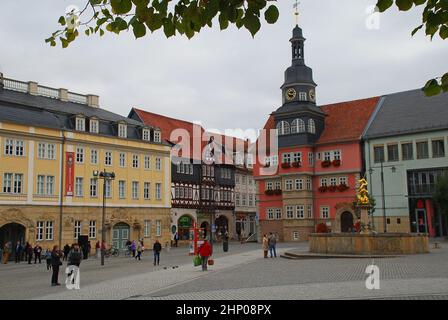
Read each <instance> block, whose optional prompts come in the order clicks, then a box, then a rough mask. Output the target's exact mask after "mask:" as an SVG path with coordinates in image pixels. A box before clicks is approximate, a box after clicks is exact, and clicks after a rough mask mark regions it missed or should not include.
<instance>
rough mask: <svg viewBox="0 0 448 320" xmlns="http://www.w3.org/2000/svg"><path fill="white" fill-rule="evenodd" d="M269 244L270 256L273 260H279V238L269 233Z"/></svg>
mask: <svg viewBox="0 0 448 320" xmlns="http://www.w3.org/2000/svg"><path fill="white" fill-rule="evenodd" d="M268 244H269V255H270V256H271V258H277V251H276V246H277V237H276V236H275V235H274V234H273V233H272V232H269V238H268Z"/></svg>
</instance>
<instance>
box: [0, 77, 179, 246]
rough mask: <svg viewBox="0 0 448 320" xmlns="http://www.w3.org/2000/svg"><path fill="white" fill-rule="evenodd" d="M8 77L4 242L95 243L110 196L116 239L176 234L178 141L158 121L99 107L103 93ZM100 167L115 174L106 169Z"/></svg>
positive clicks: (1, 146)
mask: <svg viewBox="0 0 448 320" xmlns="http://www.w3.org/2000/svg"><path fill="white" fill-rule="evenodd" d="M0 81H1V83H0V150H1V152H0V245H1V246H2V247H3V245H4V244H5V243H6V242H11V243H12V244H14V243H15V242H16V241H21V242H23V243H25V242H30V243H32V244H36V243H39V244H40V245H41V246H42V247H43V248H44V249H45V248H50V247H52V246H53V245H62V246H63V245H65V244H72V243H75V242H81V240H82V241H84V242H85V241H89V242H90V245H91V248H92V251H93V250H94V249H95V244H96V243H97V242H98V241H101V236H102V234H101V232H102V225H103V221H102V212H103V211H102V210H103V199H105V203H106V205H105V208H106V209H105V212H106V216H105V217H106V218H105V221H104V225H105V231H106V243H107V244H108V245H113V246H115V247H118V248H120V249H123V248H125V245H126V242H127V241H128V240H130V241H132V240H138V239H143V241H144V244H145V246H147V247H149V246H150V245H152V243H153V242H154V241H155V240H156V239H158V240H159V241H160V242H161V243H162V244H165V243H167V242H168V241H169V240H170V230H169V227H170V224H171V222H170V208H171V198H170V185H171V172H170V171H171V163H170V147H169V146H168V145H165V144H163V143H162V142H161V141H160V137H161V134H160V131H159V130H158V129H157V128H156V127H148V126H145V125H143V124H141V123H138V122H137V121H134V120H131V119H127V118H125V117H122V116H119V115H117V114H113V113H111V112H108V111H106V110H103V109H101V108H99V107H98V97H96V96H89V95H88V96H82V95H78V94H74V93H70V92H68V91H67V90H65V89H52V88H47V87H41V86H39V85H37V84H36V83H33V82H27V83H24V82H20V81H15V80H11V79H4V78H2V77H1V78H0ZM50 89H51V90H53V91H50ZM51 94H53V96H52V95H51ZM95 171H99V172H101V171H107V172H113V173H114V174H115V178H114V179H113V180H108V181H106V180H104V179H99V178H98V177H97V176H95V175H94V172H95ZM103 188H104V190H105V193H104V192H103ZM103 195H104V196H105V197H104V198H103Z"/></svg>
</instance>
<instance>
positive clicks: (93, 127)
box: [89, 119, 99, 133]
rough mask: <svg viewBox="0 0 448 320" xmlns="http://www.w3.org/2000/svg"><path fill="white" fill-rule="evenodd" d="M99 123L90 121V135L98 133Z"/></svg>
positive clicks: (93, 120)
mask: <svg viewBox="0 0 448 320" xmlns="http://www.w3.org/2000/svg"><path fill="white" fill-rule="evenodd" d="M98 129H99V123H98V120H96V119H90V128H89V131H90V133H98Z"/></svg>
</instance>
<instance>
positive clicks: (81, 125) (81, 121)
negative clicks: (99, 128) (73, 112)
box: [76, 117, 86, 131]
mask: <svg viewBox="0 0 448 320" xmlns="http://www.w3.org/2000/svg"><path fill="white" fill-rule="evenodd" d="M76 130H77V131H86V119H85V118H83V117H76Z"/></svg>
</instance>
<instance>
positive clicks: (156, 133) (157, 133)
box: [154, 130, 162, 142]
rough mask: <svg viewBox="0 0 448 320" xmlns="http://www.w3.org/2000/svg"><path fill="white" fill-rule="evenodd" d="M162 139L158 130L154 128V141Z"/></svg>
mask: <svg viewBox="0 0 448 320" xmlns="http://www.w3.org/2000/svg"><path fill="white" fill-rule="evenodd" d="M161 141H162V133H161V132H160V131H159V130H154V142H161Z"/></svg>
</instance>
